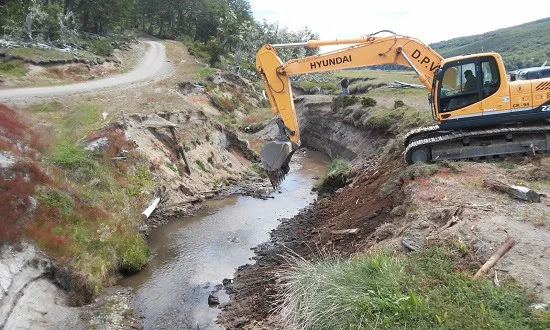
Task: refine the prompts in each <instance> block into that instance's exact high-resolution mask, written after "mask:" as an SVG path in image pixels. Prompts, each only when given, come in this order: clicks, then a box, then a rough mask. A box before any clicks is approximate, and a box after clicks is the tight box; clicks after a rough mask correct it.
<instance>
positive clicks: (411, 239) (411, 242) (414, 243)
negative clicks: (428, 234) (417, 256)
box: [401, 236, 424, 251]
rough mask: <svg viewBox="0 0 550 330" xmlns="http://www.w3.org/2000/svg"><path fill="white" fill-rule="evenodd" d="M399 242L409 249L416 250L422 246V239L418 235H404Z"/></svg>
mask: <svg viewBox="0 0 550 330" xmlns="http://www.w3.org/2000/svg"><path fill="white" fill-rule="evenodd" d="M401 243H402V244H403V245H404V246H405V247H407V248H408V249H409V250H411V251H416V250H418V249H420V248H422V247H423V246H424V239H423V238H422V237H418V236H405V237H403V239H401Z"/></svg>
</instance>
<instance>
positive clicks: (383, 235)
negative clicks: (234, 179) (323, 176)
mask: <svg viewBox="0 0 550 330" xmlns="http://www.w3.org/2000/svg"><path fill="white" fill-rule="evenodd" d="M531 161H532V160H531V159H528V160H520V161H519V162H520V164H518V167H517V168H516V169H514V170H505V169H502V168H500V167H499V166H498V165H497V164H496V163H461V164H460V168H458V169H457V170H450V169H449V168H441V169H440V170H438V171H437V172H436V173H435V174H433V175H431V176H429V177H427V178H419V179H417V180H412V181H409V182H407V180H405V182H402V185H401V186H400V187H396V189H395V191H393V192H392V193H391V194H389V195H388V196H387V197H383V196H382V195H381V193H380V192H381V191H385V189H388V188H387V187H388V186H387V182H388V180H390V181H391V177H392V175H394V173H393V174H392V172H393V170H394V169H395V168H397V167H399V166H401V164H399V163H400V160H394V161H390V162H388V163H384V164H381V166H376V167H374V168H372V169H370V170H367V171H365V172H363V173H360V174H358V175H357V176H356V177H355V178H354V181H353V183H352V184H351V185H350V186H348V187H346V188H344V189H343V190H342V191H340V192H339V193H337V194H335V195H333V196H330V197H326V198H322V199H320V200H318V201H317V202H316V203H315V205H313V206H312V207H311V208H309V209H307V210H304V211H303V212H301V213H300V214H299V215H298V216H296V217H295V218H293V219H284V220H282V222H281V225H280V226H279V228H277V229H276V230H274V231H273V232H272V235H271V240H270V242H268V243H266V244H263V245H261V246H258V247H256V249H255V252H256V254H257V257H256V262H255V263H254V264H249V265H245V266H242V267H240V268H239V270H238V271H237V272H236V274H235V278H234V282H233V284H232V285H231V286H230V287H229V288H228V292H229V293H230V296H231V300H230V302H229V304H228V305H227V306H225V308H224V309H223V311H222V313H221V315H220V317H219V321H220V322H221V323H222V324H224V325H225V326H226V328H227V329H280V324H281V322H280V321H279V320H278V315H277V313H276V312H275V310H276V308H277V305H278V303H277V299H278V296H277V295H278V293H279V290H280V289H281V285H282V283H280V282H279V279H278V278H279V274H280V273H281V272H282V271H284V269H285V268H286V267H288V263H287V261H286V260H285V258H284V256H285V255H290V254H294V255H299V256H301V257H303V258H305V259H308V260H311V259H316V258H322V257H323V256H337V257H343V258H347V257H350V256H352V255H353V254H356V253H363V252H368V251H369V250H372V249H379V248H387V249H390V250H392V251H394V252H395V253H407V252H408V251H409V250H408V249H407V248H405V246H404V245H403V244H402V241H403V238H404V237H415V238H419V239H420V241H421V242H424V244H430V243H434V242H438V241H441V240H449V241H451V242H457V243H458V242H463V243H464V244H466V245H467V246H468V251H469V252H470V253H469V255H470V258H469V259H468V260H465V263H467V265H466V267H469V268H473V269H476V268H477V267H479V266H481V264H482V263H483V262H484V261H485V260H487V259H488V258H489V256H490V255H491V254H492V253H494V252H495V250H496V249H497V248H498V247H500V245H501V244H502V243H504V241H505V240H506V238H507V237H512V238H514V239H515V240H516V242H517V243H516V245H515V246H514V247H513V248H512V250H511V251H510V252H509V253H508V254H507V255H506V256H505V257H504V258H503V259H501V261H500V262H499V263H498V264H497V266H496V267H495V268H494V270H492V271H491V273H490V274H489V275H488V276H490V277H491V278H493V277H495V276H497V278H498V279H500V280H502V279H504V278H506V277H511V278H513V279H515V280H517V281H518V282H519V283H520V284H521V285H522V286H524V287H525V288H526V290H527V291H528V292H529V293H531V296H532V299H533V302H548V301H550V278H549V277H548V273H549V272H550V258H549V257H550V254H549V253H550V243H549V241H548V238H549V237H550V228H549V220H548V216H547V215H548V212H549V209H548V205H549V202H548V200H543V201H542V202H541V203H527V202H524V201H520V200H514V199H511V198H510V197H509V196H507V195H503V194H501V193H498V192H494V191H491V190H489V189H487V188H485V187H483V186H482V181H483V179H484V178H488V177H495V176H496V177H498V178H499V179H502V180H511V179H512V178H514V177H516V178H517V177H518V176H521V175H520V174H519V173H525V170H526V169H527V168H536V169H537V170H535V171H538V170H540V171H545V172H546V173H548V172H547V170H546V169H547V166H548V165H549V164H550V159H548V158H544V159H541V160H540V164H539V165H538V166H536V165H533V164H532V162H531ZM514 171H515V172H514ZM535 182H536V181H533V182H529V184H531V185H534V186H537V188H538V189H542V191H550V190H548V189H549V188H550V186H548V184H547V183H544V184H542V185H538V184H537V183H535ZM512 183H513V182H512ZM526 183H527V182H526ZM348 229H358V232H357V233H356V234H353V233H347V234H346V233H343V231H344V230H348ZM495 273H496V275H495Z"/></svg>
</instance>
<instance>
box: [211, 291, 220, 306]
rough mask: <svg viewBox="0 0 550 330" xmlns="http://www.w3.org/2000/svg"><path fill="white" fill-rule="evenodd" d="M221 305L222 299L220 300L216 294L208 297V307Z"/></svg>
mask: <svg viewBox="0 0 550 330" xmlns="http://www.w3.org/2000/svg"><path fill="white" fill-rule="evenodd" d="M219 304H220V298H218V295H217V294H216V293H211V294H210V295H209V296H208V305H209V306H214V305H219Z"/></svg>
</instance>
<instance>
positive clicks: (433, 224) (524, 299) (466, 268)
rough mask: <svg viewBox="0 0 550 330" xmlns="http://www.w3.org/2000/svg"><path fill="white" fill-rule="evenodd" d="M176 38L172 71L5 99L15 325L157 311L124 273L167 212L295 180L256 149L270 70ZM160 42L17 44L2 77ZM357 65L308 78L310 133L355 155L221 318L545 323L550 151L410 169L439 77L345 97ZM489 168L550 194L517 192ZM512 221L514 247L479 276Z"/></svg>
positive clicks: (9, 302)
mask: <svg viewBox="0 0 550 330" xmlns="http://www.w3.org/2000/svg"><path fill="white" fill-rule="evenodd" d="M545 22H547V21H545ZM162 42H163V44H164V45H165V46H166V49H167V57H168V58H169V61H170V63H171V65H172V71H171V72H169V73H167V74H166V75H163V76H161V77H157V78H156V79H154V80H152V81H149V82H147V83H142V84H137V85H134V86H132V88H116V87H113V88H111V89H109V90H107V91H102V92H92V93H87V94H83V95H69V96H60V97H55V98H51V99H38V100H36V99H33V100H26V101H21V102H13V103H10V104H9V105H8V104H6V105H1V106H0V113H1V114H2V116H1V117H0V133H1V135H0V137H1V139H0V147H1V152H0V167H1V170H2V171H1V174H2V175H0V183H1V188H2V189H0V195H1V196H2V199H3V200H4V201H6V203H3V204H2V218H1V222H0V229H2V232H0V234H2V235H0V236H1V238H2V243H4V244H3V246H2V250H1V251H0V252H2V259H1V260H0V271H1V272H0V276H1V277H0V279H1V280H2V281H0V284H1V285H2V287H1V290H0V294H1V295H0V299H1V300H0V316H5V318H3V319H4V320H5V321H4V320H3V321H2V322H1V323H0V327H1V326H4V325H5V326H6V327H7V328H9V327H11V326H13V327H17V326H19V327H28V328H32V327H33V326H36V325H37V324H42V325H44V324H45V325H46V326H49V327H51V328H64V329H70V328H79V327H83V326H84V325H83V324H88V325H91V326H92V327H95V328H101V329H112V328H140V327H141V325H140V317H139V310H138V309H134V308H133V302H135V301H133V298H134V297H133V296H132V294H131V293H130V292H129V291H128V290H127V289H121V288H117V287H113V284H114V283H115V282H116V279H117V278H120V277H121V276H124V275H126V274H128V273H132V272H136V271H139V270H140V269H146V268H147V266H146V265H147V263H148V262H150V260H151V259H150V258H151V257H152V256H151V251H150V250H149V249H148V245H147V234H148V233H149V232H150V231H151V230H154V228H155V227H159V226H163V225H165V224H167V223H168V222H172V221H174V220H177V219H181V218H184V217H187V216H189V215H192V214H193V213H194V211H195V210H196V209H197V208H200V207H201V205H203V203H204V201H205V200H208V199H214V198H223V197H226V196H228V195H230V194H232V193H234V192H235V191H238V192H239V193H243V192H244V193H249V194H256V195H259V196H260V197H266V196H269V197H271V198H278V195H279V194H278V193H277V191H272V190H270V189H269V183H268V181H267V180H266V178H265V176H264V175H263V174H264V173H263V171H262V170H261V168H260V165H259V164H258V150H259V148H260V147H261V146H262V145H263V144H264V143H265V142H266V140H267V139H269V138H271V137H272V132H273V129H274V125H273V121H270V119H271V117H272V115H271V110H270V109H269V108H268V107H267V102H266V101H265V99H263V98H262V96H261V95H262V94H261V90H262V87H261V86H260V83H259V81H257V80H249V79H247V78H244V77H242V76H240V75H238V74H235V73H234V72H230V71H227V70H223V69H218V68H212V67H210V66H209V65H205V64H204V59H203V58H199V57H195V56H193V55H191V54H190V53H189V48H188V47H186V46H185V45H184V44H182V43H180V42H177V41H172V40H165V41H162ZM145 47H146V46H145V45H144V44H143V43H136V44H132V45H131V47H130V49H129V50H127V51H121V52H120V53H119V52H117V56H120V57H121V58H122V60H121V61H120V63H116V64H113V63H112V62H109V63H103V64H99V63H95V64H92V65H90V64H88V66H86V64H84V63H72V62H71V63H64V64H54V65H46V66H41V65H35V64H29V63H21V62H18V63H17V66H18V67H22V68H24V69H25V70H17V71H18V74H17V75H16V76H15V77H13V76H8V77H7V78H6V79H5V80H4V81H3V88H8V87H13V86H18V87H21V86H25V85H32V86H36V85H48V84H50V83H52V84H61V83H68V82H71V83H72V82H74V81H82V80H93V79H96V78H97V77H100V76H108V75H115V74H116V73H121V72H125V71H126V70H129V69H130V68H131V66H132V65H133V64H135V62H136V58H138V57H139V56H140V55H141V54H143V51H144V48H145ZM343 74H345V75H348V72H335V73H334V74H326V75H324V76H323V77H322V78H323V79H325V80H323V82H322V83H320V82H315V81H305V82H301V83H300V84H299V85H300V87H301V88H297V89H296V93H295V94H296V96H297V97H296V99H295V102H296V106H297V109H298V113H299V115H300V118H299V120H300V123H301V125H302V127H301V129H302V134H303V140H302V143H303V147H306V148H312V149H316V150H319V151H322V152H323V153H325V154H327V155H329V156H330V157H331V158H332V159H333V160H335V163H334V164H333V165H334V166H333V167H331V169H334V168H335V167H337V164H343V165H342V167H341V168H337V170H335V171H334V173H333V172H330V171H328V172H327V174H326V176H325V178H328V179H327V180H326V181H325V182H324V183H323V182H320V183H319V198H318V199H317V201H316V202H314V203H313V204H311V205H310V206H309V207H307V208H306V209H304V210H302V211H301V212H300V214H299V215H298V216H296V217H293V218H291V219H280V221H281V224H280V226H279V227H278V228H276V229H275V230H273V231H272V232H271V239H270V241H269V242H265V243H264V244H261V245H259V246H256V247H254V251H255V252H256V257H255V258H254V262H251V263H250V264H247V265H242V266H241V267H239V269H238V270H236V272H235V274H234V278H233V279H227V280H228V281H226V279H224V281H223V282H222V283H219V284H218V283H215V285H219V286H220V287H223V288H225V290H226V291H227V293H228V294H229V295H230V298H231V299H230V301H229V302H228V303H226V304H222V305H221V306H219V307H220V309H222V310H221V314H220V317H219V323H220V324H221V326H222V327H224V328H227V329H266V328H267V329H289V328H292V327H296V328H300V327H302V328H308V329H309V328H315V326H317V327H318V328H321V329H337V328H354V329H363V328H371V327H374V328H376V327H380V328H391V329H395V328H403V329H406V328H411V327H413V328H428V327H430V328H433V327H435V328H465V329H469V328H484V327H488V328H506V326H507V325H510V324H511V325H512V327H513V328H514V329H537V328H540V329H544V328H545V327H546V328H547V327H548V326H549V324H550V311H549V310H548V301H549V300H550V279H549V278H548V276H546V275H547V270H548V269H549V267H550V264H549V260H550V258H549V254H548V253H549V247H548V238H549V237H550V223H549V222H548V214H549V212H550V211H549V209H548V207H549V202H548V199H547V198H546V197H545V195H546V194H547V193H548V191H550V183H549V182H550V181H549V180H550V172H549V171H548V166H549V165H550V158H548V156H547V155H536V156H534V157H533V156H529V155H526V156H522V157H515V158H507V159H504V160H503V161H501V162H489V161H486V162H483V161H482V162H444V163H440V164H429V165H428V164H417V165H414V166H410V167H407V166H405V164H404V162H403V158H402V152H403V144H402V138H403V135H404V134H405V133H406V132H407V131H408V130H410V129H413V128H416V127H419V126H426V125H430V124H432V123H433V120H432V118H431V113H430V111H429V105H428V104H427V102H426V91H425V90H424V89H405V88H402V89H398V88H386V86H387V85H388V84H390V83H391V82H392V81H394V80H399V81H404V82H416V77H415V76H414V74H413V73H412V72H382V71H369V70H354V72H353V77H351V78H353V79H352V81H353V82H352V84H351V85H350V90H352V91H353V92H354V94H356V95H353V96H339V95H338V94H339V90H338V88H337V87H336V88H334V86H337V85H336V84H337V82H338V77H340V76H341V75H343ZM349 74H350V75H351V73H349ZM315 78H316V77H315ZM321 85H322V86H321ZM297 86H298V84H297ZM304 86H305V87H304ZM311 90H314V91H315V93H317V94H315V95H308V94H310V93H309V92H310V91H311ZM301 94H303V95H301ZM121 110H122V111H121ZM171 127H173V128H174V129H175V132H176V134H174V135H176V136H173V135H172V132H171V130H170V128H171ZM39 142H40V143H39ZM182 149H183V150H184V151H182ZM182 153H184V154H186V155H187V157H188V158H189V159H190V160H191V162H190V164H189V163H187V164H185V159H182V158H183V157H182V156H181V154H182ZM292 170H294V169H292ZM335 173H336V174H335ZM340 175H342V176H340ZM334 177H336V179H334ZM331 178H332V179H334V180H332V181H331ZM486 179H499V180H502V181H503V182H507V183H509V184H514V185H521V186H526V187H530V188H532V189H534V190H536V191H538V192H542V193H545V195H543V196H542V198H541V201H540V202H539V203H528V202H524V201H521V200H516V199H512V198H510V197H509V196H507V195H506V194H503V193H499V192H497V191H493V190H491V189H490V188H489V187H487V186H486V185H485V184H484V182H485V180H486ZM157 198H158V199H159V200H160V202H159V208H158V209H157V210H156V211H155V212H154V213H153V215H152V216H151V217H148V218H144V216H143V214H142V213H141V212H142V211H143V210H144V209H145V208H147V207H148V206H149V205H151V202H152V201H154V200H156V199H157ZM276 211H277V210H267V209H266V210H265V213H268V214H269V213H272V214H273V216H275V217H278V216H279V215H278V214H277V212H276ZM224 229H225V228H224ZM509 237H512V238H513V239H515V240H516V245H515V246H514V247H513V248H512V249H511V250H510V252H508V254H506V256H505V257H504V258H503V259H502V260H501V261H500V262H499V263H498V264H497V267H495V268H493V269H492V270H491V272H490V273H489V274H488V275H487V276H482V277H481V278H480V279H478V280H474V279H473V276H474V274H475V272H476V271H477V270H478V269H479V268H480V267H481V265H483V263H484V262H485V261H486V260H487V259H489V258H490V257H491V255H492V253H493V252H494V251H495V250H497V249H498V248H499V247H500V246H501V245H502V243H503V242H504V241H505V240H506V239H507V238H509ZM7 242H9V244H8V243H7ZM232 243H235V244H237V243H239V242H238V240H234V242H232ZM214 271H215V270H214ZM174 281H178V279H175V280H174ZM178 283H179V282H178ZM291 284H296V285H294V286H293V285H291ZM201 285H204V284H203V283H202V282H199V284H198V285H195V286H197V287H198V286H201ZM289 288H294V289H293V291H288V290H289ZM35 297H39V298H40V299H34V300H33V298H35ZM199 298H200V299H202V297H199ZM205 298H206V297H205ZM201 301H202V302H203V303H204V308H211V307H210V306H208V305H207V304H206V299H203V300H201ZM181 302H182V303H184V302H185V300H184V299H183V298H182V300H181ZM304 306H305V309H304ZM170 307H171V306H166V308H170ZM309 308H311V309H309ZM327 311H328V312H327ZM54 316H55V317H54ZM315 322H324V323H315ZM313 325H315V326H313ZM159 326H161V325H159Z"/></svg>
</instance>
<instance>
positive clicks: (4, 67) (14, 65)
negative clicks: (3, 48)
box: [0, 60, 29, 77]
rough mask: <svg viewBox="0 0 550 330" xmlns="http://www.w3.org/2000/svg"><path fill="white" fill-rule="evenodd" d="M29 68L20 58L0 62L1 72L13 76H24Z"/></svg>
mask: <svg viewBox="0 0 550 330" xmlns="http://www.w3.org/2000/svg"><path fill="white" fill-rule="evenodd" d="M28 72H29V70H28V69H27V68H26V67H25V64H23V62H22V61H20V60H12V61H6V62H0V73H1V74H2V75H6V76H12V77H24V76H25V75H26V74H27V73H28Z"/></svg>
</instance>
